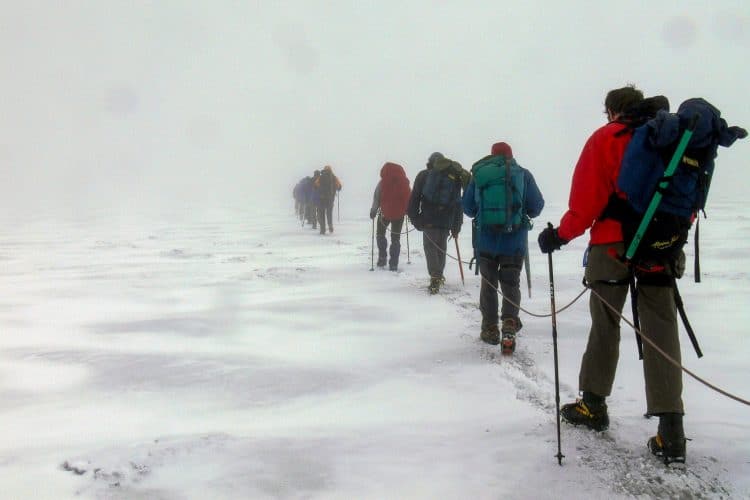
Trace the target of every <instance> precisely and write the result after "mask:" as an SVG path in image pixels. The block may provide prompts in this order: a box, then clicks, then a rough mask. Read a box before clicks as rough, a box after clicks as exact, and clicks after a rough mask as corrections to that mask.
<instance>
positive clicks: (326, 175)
mask: <svg viewBox="0 0 750 500" xmlns="http://www.w3.org/2000/svg"><path fill="white" fill-rule="evenodd" d="M335 192H336V189H335V187H334V182H333V173H332V172H331V171H330V170H323V171H322V172H320V179H319V180H318V194H319V195H320V199H321V200H324V201H330V200H332V199H333V196H334V194H335Z"/></svg>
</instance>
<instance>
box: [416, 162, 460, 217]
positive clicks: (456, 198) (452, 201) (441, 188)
mask: <svg viewBox="0 0 750 500" xmlns="http://www.w3.org/2000/svg"><path fill="white" fill-rule="evenodd" d="M463 183H464V174H463V169H462V168H461V165H459V164H458V163H456V162H454V161H452V160H449V159H448V158H442V159H439V160H437V161H436V162H435V165H434V166H433V167H432V168H431V169H430V170H429V171H428V172H427V178H426V179H425V183H424V187H422V198H423V199H424V200H425V201H426V202H427V203H428V204H429V205H430V207H431V208H432V209H434V210H436V211H437V212H443V211H446V210H452V209H453V208H454V207H455V206H456V203H459V202H460V199H461V187H462V186H463Z"/></svg>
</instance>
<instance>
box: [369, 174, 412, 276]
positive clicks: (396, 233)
mask: <svg viewBox="0 0 750 500" xmlns="http://www.w3.org/2000/svg"><path fill="white" fill-rule="evenodd" d="M410 194H411V188H410V187H409V178H408V177H407V176H406V172H404V168H403V167H402V166H401V165H398V164H396V163H391V162H386V163H385V165H383V167H382V168H381V169H380V181H378V185H377V186H375V193H374V195H373V197H372V207H371V208H370V219H374V218H375V217H376V216H377V218H378V220H377V223H376V225H377V231H376V235H377V236H376V239H377V242H378V267H385V262H386V258H387V256H388V252H387V249H388V240H386V238H385V232H386V229H388V226H389V225H390V226H391V251H390V258H389V259H388V269H390V270H391V271H398V258H399V255H400V254H401V228H402V227H403V225H404V215H406V208H407V206H408V204H409V195H410ZM378 210H380V215H378Z"/></svg>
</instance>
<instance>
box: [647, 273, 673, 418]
mask: <svg viewBox="0 0 750 500" xmlns="http://www.w3.org/2000/svg"><path fill="white" fill-rule="evenodd" d="M638 317H639V318H640V322H641V331H642V332H643V335H644V337H648V338H649V339H651V340H652V341H654V342H655V343H656V345H657V346H659V348H660V349H661V350H663V351H664V352H665V353H667V355H668V356H669V357H671V358H672V359H674V360H675V361H676V362H677V363H681V362H682V357H681V353H680V339H679V335H678V326H677V307H676V305H675V301H674V289H673V288H672V287H671V286H652V285H645V284H642V283H641V282H640V280H639V282H638ZM643 375H644V379H645V383H646V412H647V413H648V414H649V415H658V414H660V413H679V414H682V413H684V409H683V404H682V370H681V369H680V367H679V366H675V365H673V364H672V363H670V362H669V361H667V360H666V359H665V358H664V357H663V356H662V355H661V354H659V353H658V352H657V351H656V349H654V348H653V347H651V345H650V344H649V343H648V342H646V341H644V342H643Z"/></svg>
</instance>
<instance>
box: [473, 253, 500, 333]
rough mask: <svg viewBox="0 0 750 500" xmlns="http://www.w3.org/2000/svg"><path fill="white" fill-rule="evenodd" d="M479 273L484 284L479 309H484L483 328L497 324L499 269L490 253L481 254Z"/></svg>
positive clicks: (480, 293) (480, 294)
mask: <svg viewBox="0 0 750 500" xmlns="http://www.w3.org/2000/svg"><path fill="white" fill-rule="evenodd" d="M477 260H478V261H479V273H480V274H481V275H482V285H481V288H480V290H479V310H480V311H482V330H486V329H487V328H489V327H490V326H492V325H495V326H497V323H498V320H497V307H498V299H497V283H498V279H499V274H500V273H499V270H498V264H497V260H495V258H493V257H492V256H490V255H486V254H479V257H478V259H477Z"/></svg>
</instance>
